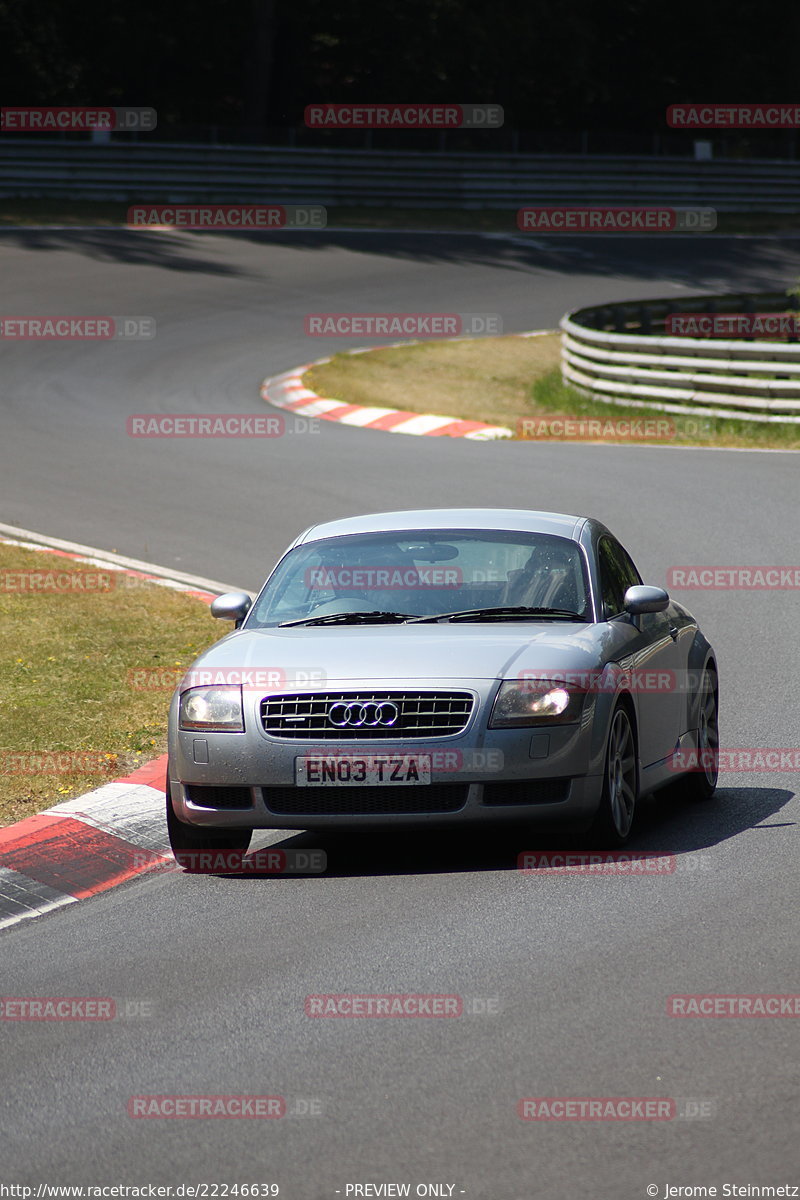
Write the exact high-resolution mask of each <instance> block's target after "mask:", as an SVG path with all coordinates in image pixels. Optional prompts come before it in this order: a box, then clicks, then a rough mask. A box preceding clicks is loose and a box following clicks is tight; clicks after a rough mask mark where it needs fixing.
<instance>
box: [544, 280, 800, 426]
mask: <svg viewBox="0 0 800 1200" xmlns="http://www.w3.org/2000/svg"><path fill="white" fill-rule="evenodd" d="M795 307H796V304H795V303H793V298H792V299H791V300H790V298H789V297H787V295H786V294H785V293H777V292H770V293H762V294H759V295H753V294H749V295H747V296H731V295H726V296H697V297H694V298H691V297H690V298H687V297H685V296H684V297H681V300H680V303H678V302H677V301H674V300H673V301H670V300H650V301H637V302H635V303H630V304H615V305H612V306H603V307H594V308H584V309H579V310H577V311H575V312H572V313H568V314H567V315H566V316H565V317H564V318H562V320H561V330H562V336H561V359H562V375H563V378H564V380H565V382H566V383H569V384H571V385H572V386H573V387H575V388H577V389H578V390H579V391H581V392H583V393H584V394H585V395H590V396H592V397H594V398H595V399H597V400H603V401H606V402H608V403H614V404H622V405H626V406H629V407H634V408H652V409H660V410H662V411H664V412H673V413H692V414H695V415H697V414H701V415H705V416H717V417H733V418H739V419H740V420H741V419H744V420H748V421H767V422H782V423H791V424H797V423H800V342H797V341H784V342H778V341H775V342H772V341H764V340H759V341H755V340H749V341H748V340H744V339H741V338H736V339H727V340H723V339H721V338H699V337H668V336H664V334H663V332H661V331H662V330H663V328H664V321H665V318H666V317H667V316H668V315H671V314H678V313H687V312H694V313H696V312H706V313H714V312H717V313H734V312H735V313H777V312H786V311H791V310H792V309H793V308H795ZM797 315H798V319H799V320H800V313H798V314H797ZM609 327H611V328H609ZM625 330H628V332H625Z"/></svg>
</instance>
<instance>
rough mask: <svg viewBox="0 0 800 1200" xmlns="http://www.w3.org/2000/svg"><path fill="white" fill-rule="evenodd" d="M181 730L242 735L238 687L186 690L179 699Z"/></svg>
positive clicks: (240, 696)
mask: <svg viewBox="0 0 800 1200" xmlns="http://www.w3.org/2000/svg"><path fill="white" fill-rule="evenodd" d="M180 727H181V729H220V730H222V729H227V730H232V731H233V732H234V733H243V732H244V718H243V716H242V689H241V688H240V687H198V688H190V689H189V691H188V692H184V693H183V694H182V696H181V716H180Z"/></svg>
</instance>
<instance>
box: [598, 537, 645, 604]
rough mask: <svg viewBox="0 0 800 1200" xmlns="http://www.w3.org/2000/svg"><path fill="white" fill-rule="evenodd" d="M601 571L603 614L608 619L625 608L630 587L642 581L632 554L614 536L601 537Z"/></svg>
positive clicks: (599, 561)
mask: <svg viewBox="0 0 800 1200" xmlns="http://www.w3.org/2000/svg"><path fill="white" fill-rule="evenodd" d="M597 562H598V567H599V571H600V595H601V597H602V600H603V615H604V616H605V618H606V620H608V619H609V617H615V616H617V615H618V614H619V613H621V612H622V611H623V609H624V603H625V593H626V591H627V590H628V588H629V587H635V586H636V585H637V584H639V583H641V582H642V581H641V578H640V576H639V572H638V571H637V570H636V568H635V566H634V565H633V563H632V561H631V559H630V556H629V555H628V554H627V552H626V551H625V550H623V548H622V546H620V544H619V542H617V541H615V540H614V539H613V538H610V537H604V538H601V539H600V544H599V546H598V548H597Z"/></svg>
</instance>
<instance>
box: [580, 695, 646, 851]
mask: <svg viewBox="0 0 800 1200" xmlns="http://www.w3.org/2000/svg"><path fill="white" fill-rule="evenodd" d="M638 793H639V779H638V768H637V764H636V734H635V733H634V731H633V724H632V722H631V718H630V716H629V715H628V712H627V709H626V708H625V707H624V706H623V705H621V704H620V705H618V707H617V708H616V709H615V711H614V715H613V717H612V718H611V728H610V730H609V733H608V745H607V748H606V765H605V776H604V779H603V796H602V799H601V801H600V809H599V811H598V814H597V816H596V817H595V820H594V824H593V826H592V829H591V835H592V841H593V842H595V843H596V844H597V845H598V846H609V847H614V846H624V845H625V843H626V842H627V840H628V837H629V835H630V831H631V825H632V824H633V813H634V809H635V807H636V800H637V797H638Z"/></svg>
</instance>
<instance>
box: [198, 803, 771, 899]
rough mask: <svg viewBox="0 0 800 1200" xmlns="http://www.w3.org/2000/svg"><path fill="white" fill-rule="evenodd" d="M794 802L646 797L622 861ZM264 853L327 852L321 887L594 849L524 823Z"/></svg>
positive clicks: (293, 844) (695, 845)
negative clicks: (526, 855) (328, 882)
mask: <svg viewBox="0 0 800 1200" xmlns="http://www.w3.org/2000/svg"><path fill="white" fill-rule="evenodd" d="M673 786H675V785H673ZM792 797H793V793H792V792H789V791H786V790H784V789H781V788H720V789H719V790H718V791H717V792H716V793H715V795H714V797H713V799H712V800H710V801H708V802H707V803H704V804H695V803H692V802H689V801H687V800H683V799H681V796H680V793H679V792H678V791H677V790H676V791H675V792H673V791H672V788H670V789H665V790H664V791H663V792H661V793H659V794H658V795H657V796H646V797H644V798H643V799H642V800H641V801H640V804H639V808H638V811H637V816H636V822H635V825H634V833H633V836H632V838H631V840H630V842H629V843H628V845H627V847H626V848H625V851H623V852H622V853H626V852H628V851H630V852H632V853H639V854H641V853H643V852H644V853H647V854H649V855H653V856H654V857H658V856H667V855H674V856H676V857H677V856H680V855H682V854H691V853H692V852H693V851H698V850H704V849H707V848H709V847H711V846H716V845H719V844H720V843H722V842H725V841H727V840H728V839H730V838H733V837H736V836H737V835H738V834H741V833H745V832H746V831H747V830H751V829H763V830H770V829H779V828H782V827H783V826H784V825H787V824H794V822H773V823H770V824H767V825H765V824H762V822H764V821H766V820H767V818H769V817H771V816H774V815H775V814H776V813H778V812H780V810H781V809H782V808H783V807H784V805H786V804H787V803H788V802H789V800H791V799H792ZM269 848H270V849H273V850H275V849H279V850H290V849H291V850H311V849H315V850H324V851H325V853H326V855H327V860H328V867H327V870H326V871H325V872H324V873H323V874H321V875H319V876H303V878H305V879H309V878H319V879H323V880H324V879H331V878H353V877H357V876H381V875H431V874H451V873H454V872H473V871H515V870H517V858H518V855H520V854H522V853H526V852H529V851H539V852H547V851H552V852H570V853H580V852H589V851H591V849H592V848H591V846H590V845H589V843H588V839H587V838H586V836H585V835H584V834H582V833H581V831H579V830H576V829H575V828H574V826H570V827H557V826H552V825H548V826H544V825H542V826H533V825H531V824H528V825H524V824H521V823H520V824H519V825H517V824H512V823H506V824H505V825H498V826H494V827H485V828H481V829H474V830H466V829H463V828H461V829H459V828H453V829H442V828H441V827H439V828H435V829H434V828H429V829H424V828H423V829H418V830H410V831H409V830H403V831H398V830H395V831H386V832H366V831H359V832H345V831H342V832H341V833H339V832H336V833H328V832H324V833H322V832H305V833H300V834H295V835H293V836H291V837H289V838H287V839H285V840H283V841H276V842H272V843H271V844H270V847H269ZM534 869H535V868H534ZM191 873H193V874H195V873H202V872H191ZM212 873H213V872H212ZM220 877H224V878H228V879H231V880H239V879H259V878H263V879H265V880H266V879H271V880H275V881H281V880H283V879H284V878H286V877H284V876H277V875H274V874H271V873H268V872H266V871H265V872H263V873H260V872H257V871H247V872H243V873H242V874H238V873H237V874H228V875H226V874H224V873H220ZM294 877H295V878H297V876H294Z"/></svg>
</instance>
